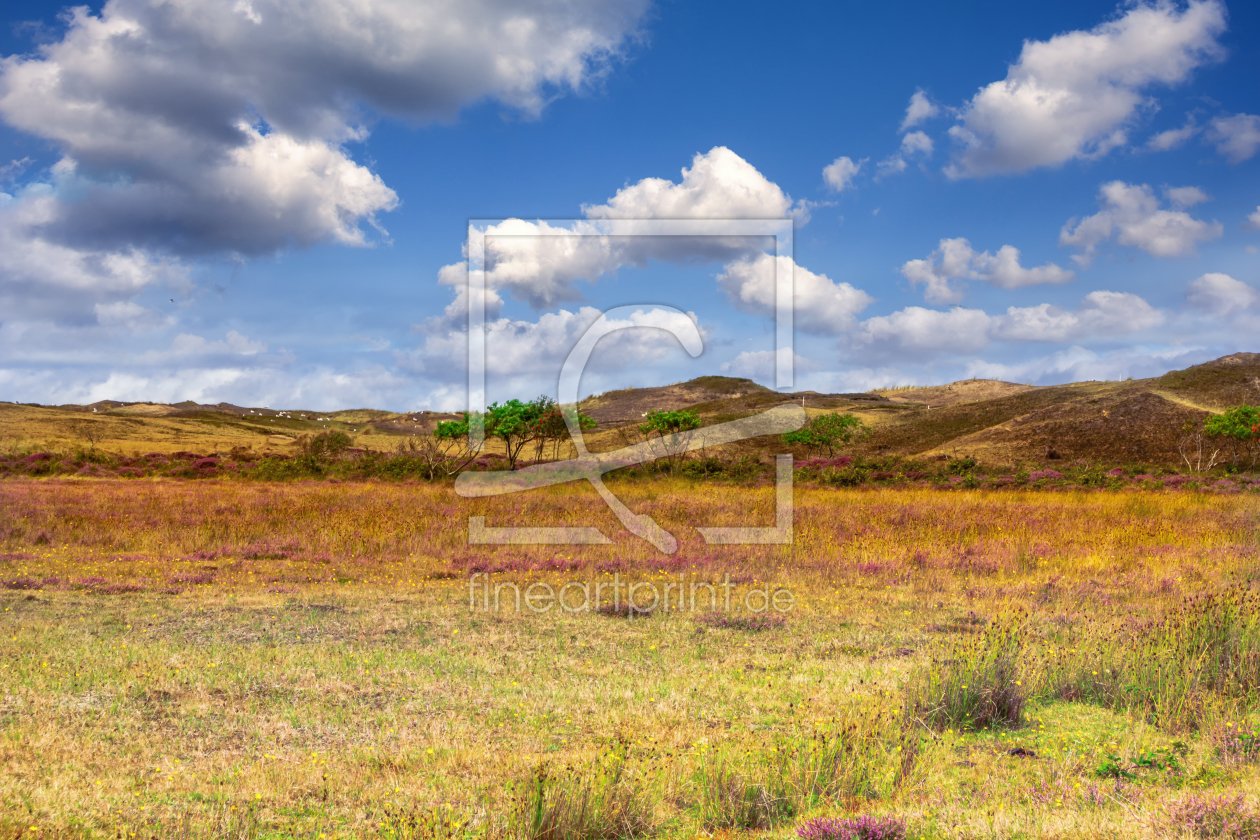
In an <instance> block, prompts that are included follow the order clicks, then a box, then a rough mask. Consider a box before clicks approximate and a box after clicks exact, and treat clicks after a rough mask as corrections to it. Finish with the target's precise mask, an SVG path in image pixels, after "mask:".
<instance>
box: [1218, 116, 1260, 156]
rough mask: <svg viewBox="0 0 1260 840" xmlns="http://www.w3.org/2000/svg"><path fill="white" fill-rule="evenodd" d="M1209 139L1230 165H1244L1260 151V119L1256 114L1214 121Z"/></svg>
mask: <svg viewBox="0 0 1260 840" xmlns="http://www.w3.org/2000/svg"><path fill="white" fill-rule="evenodd" d="M1207 139H1208V140H1209V141H1211V142H1212V143H1214V144H1216V151H1217V153H1219V154H1220V155H1221V157H1223V158H1225V159H1226V160H1227V161H1229V162H1230V163H1242V162H1243V161H1244V160H1247V159H1248V158H1250V157H1251V156H1252V155H1254V154H1255V153H1256V150H1257V149H1260V117H1258V116H1256V115H1255V114H1234V116H1232V117H1217V118H1216V119H1214V120H1212V125H1211V127H1210V128H1209V129H1208V133H1207Z"/></svg>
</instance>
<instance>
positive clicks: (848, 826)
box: [796, 814, 906, 840]
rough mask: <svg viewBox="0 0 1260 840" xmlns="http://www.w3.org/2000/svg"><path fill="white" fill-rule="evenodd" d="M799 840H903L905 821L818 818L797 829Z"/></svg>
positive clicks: (865, 818) (874, 818)
mask: <svg viewBox="0 0 1260 840" xmlns="http://www.w3.org/2000/svg"><path fill="white" fill-rule="evenodd" d="M796 834H797V836H798V837H800V838H801V840H905V837H906V821H905V820H903V819H900V818H898V817H872V816H870V815H868V814H863V815H862V816H860V817H818V818H816V819H812V820H809V821H808V822H805V823H803V824H801V825H800V826H798V827H797V829H796Z"/></svg>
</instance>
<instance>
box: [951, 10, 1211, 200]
mask: <svg viewBox="0 0 1260 840" xmlns="http://www.w3.org/2000/svg"><path fill="white" fill-rule="evenodd" d="M1224 31H1225V6H1224V4H1222V3H1220V2H1218V0H1192V2H1190V4H1189V5H1188V6H1187V7H1186V8H1185V9H1178V8H1177V7H1176V6H1174V5H1173V4H1172V3H1168V2H1161V3H1157V4H1149V3H1138V4H1137V5H1135V6H1133V7H1131V8H1130V9H1129V10H1128V11H1127V12H1126V13H1125V14H1124V15H1123V16H1122V17H1120V18H1118V19H1116V20H1112V21H1108V22H1106V23H1103V24H1101V25H1099V26H1097V27H1095V28H1094V29H1092V30H1090V31H1088V32H1085V31H1074V32H1067V33H1064V34H1061V35H1056V36H1054V37H1053V38H1051V39H1050V40H1048V41H1025V42H1024V47H1023V49H1022V50H1021V52H1020V56H1019V59H1018V60H1017V61H1016V62H1015V64H1013V65H1011V67H1010V68H1009V70H1008V71H1007V75H1006V78H1005V79H1004V80H1002V81H1000V82H993V83H992V84H989V85H987V86H985V87H984V88H982V89H981V90H980V91H979V92H978V93H976V95H975V96H974V97H972V99H971V101H970V102H968V103H967V104H966V105H965V106H964V107H963V109H962V111H961V114H960V123H959V124H958V125H956V126H954V127H953V128H951V129H950V132H949V133H950V135H951V136H952V137H953V138H954V139H955V140H956V141H957V142H958V143H959V144H960V150H959V153H958V155H957V157H956V158H955V160H954V162H953V164H951V165H950V166H949V167H948V168H947V169H946V174H947V175H948V176H949V177H951V178H968V177H979V176H985V175H993V174H1000V173H1012V172H1023V171H1025V170H1028V169H1032V168H1035V167H1038V166H1056V165H1058V164H1062V163H1064V162H1066V161H1069V160H1072V159H1073V158H1090V157H1100V156H1102V155H1105V154H1107V153H1108V152H1109V151H1111V150H1112V149H1114V148H1116V147H1117V146H1121V145H1123V144H1124V143H1126V142H1127V134H1126V130H1127V128H1128V126H1129V125H1130V124H1131V123H1132V121H1133V119H1134V117H1135V116H1136V115H1137V113H1138V111H1139V109H1140V108H1141V107H1142V106H1143V103H1144V102H1145V97H1144V94H1143V91H1144V90H1145V89H1147V88H1149V87H1151V86H1153V85H1156V84H1162V85H1171V84H1176V83H1178V82H1181V81H1184V80H1185V79H1186V78H1187V77H1188V76H1189V75H1190V73H1191V71H1193V70H1194V69H1195V68H1196V67H1199V66H1200V65H1202V64H1204V63H1206V62H1208V61H1213V60H1216V59H1218V58H1220V57H1221V56H1222V55H1223V50H1222V48H1221V46H1220V44H1219V43H1218V42H1217V37H1218V36H1219V35H1220V34H1221V33H1222V32H1224Z"/></svg>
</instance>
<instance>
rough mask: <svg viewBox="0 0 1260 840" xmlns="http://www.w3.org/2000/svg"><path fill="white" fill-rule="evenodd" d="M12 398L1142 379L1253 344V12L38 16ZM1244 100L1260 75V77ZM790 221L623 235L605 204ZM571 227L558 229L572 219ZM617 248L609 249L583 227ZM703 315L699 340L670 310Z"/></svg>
mask: <svg viewBox="0 0 1260 840" xmlns="http://www.w3.org/2000/svg"><path fill="white" fill-rule="evenodd" d="M3 15H4V16H5V17H7V20H6V21H5V24H6V26H4V27H3V28H0V54H3V55H4V56H5V57H4V58H3V60H2V61H0V399H6V400H14V401H28V402H42V403H66V402H90V401H95V400H98V399H122V400H155V401H178V400H184V399H193V400H197V401H201V402H218V401H221V400H226V401H231V402H236V403H243V404H251V405H254V404H261V405H272V406H291V407H296V406H301V407H308V408H316V409H317V408H324V409H330V408H339V407H357V406H365V405H366V406H374V407H382V408H392V409H395V410H403V409H419V408H447V409H449V408H456V407H459V406H461V405H463V404H464V403H465V400H466V396H465V384H464V377H465V359H466V333H465V330H466V320H465V319H466V310H465V300H466V296H465V294H464V283H465V279H466V276H467V271H466V265H465V262H464V259H465V253H464V250H463V249H464V246H465V240H466V233H467V227H468V222H469V220H470V219H496V220H504V221H501V222H499V223H498V224H495V225H493V226H492V227H490V228H488V229H487V233H488V236H487V239H486V242H487V265H486V272H485V280H486V284H487V287H488V293H487V296H486V306H487V324H488V327H487V329H488V345H487V346H488V359H489V367H490V381H489V385H490V398H491V399H501V398H505V397H511V396H520V397H530V396H533V395H536V394H538V393H543V392H550V393H553V394H554V392H555V383H556V375H557V373H558V371H559V366H560V364H561V363H562V362H563V359H564V357H565V356H566V354H567V353H568V351H569V350H570V348H571V347H572V346H573V344H574V343H575V342H576V341H577V339H578V337H579V336H580V335H581V334H582V332H583V331H584V330H585V329H586V327H587V326H589V325H590V323H591V322H592V321H593V320H594V318H595V317H597V315H598V314H599V313H600V312H602V311H604V310H606V309H610V308H612V307H614V306H622V305H634V306H636V307H638V310H637V314H636V315H634V317H633V321H634V322H635V323H636V324H638V325H640V326H644V327H649V328H647V329H637V330H626V331H622V332H619V333H616V334H614V335H613V336H610V337H608V338H606V339H604V341H603V342H602V343H601V344H600V346H599V349H598V350H597V352H596V355H595V357H594V358H593V360H592V363H591V366H590V367H589V368H588V371H587V374H586V376H585V378H584V379H583V392H585V393H590V392H600V391H604V390H608V389H612V388H616V387H623V386H627V385H652V384H662V383H667V382H675V381H680V380H683V379H688V378H691V377H692V376H697V375H701V374H706V373H725V374H728V375H738V376H751V377H753V378H756V379H758V380H760V381H763V382H766V383H767V384H773V378H772V365H771V361H772V358H773V347H774V344H773V338H774V332H773V324H772V321H771V316H772V314H773V305H774V295H773V276H774V270H775V267H776V260H777V265H778V267H779V268H780V269H785V270H786V269H790V270H792V271H793V272H794V277H795V285H796V344H795V352H796V383H795V384H796V387H797V388H813V389H815V390H819V391H851V390H859V389H866V388H871V387H877V386H881V385H894V384H911V383H932V382H944V381H950V380H955V379H960V378H965V377H969V376H981V377H995V378H1003V379H1010V380H1016V381H1020V382H1036V383H1055V382H1063V381H1071V380H1077V379H1117V378H1124V377H1127V376H1147V375H1151V374H1155V373H1160V372H1163V371H1165V370H1168V369H1170V368H1176V367H1184V366H1186V365H1189V364H1194V363H1197V362H1200V361H1204V360H1207V359H1210V358H1215V357H1217V356H1220V355H1223V354H1226V353H1230V352H1235V351H1238V350H1251V351H1256V350H1260V271H1258V269H1260V253H1258V249H1260V87H1258V86H1257V85H1256V84H1255V80H1256V79H1257V78H1260V48H1258V47H1257V46H1256V45H1257V42H1258V38H1257V36H1258V35H1260V7H1257V6H1255V5H1254V4H1243V3H1238V2H1234V3H1232V4H1230V5H1226V4H1225V3H1221V2H1191V3H1189V4H1181V3H1158V4H1146V3H1127V4H1124V5H1121V6H1116V5H1115V4H1114V3H1107V2H1075V3H1055V4H1011V3H1008V2H978V3H969V4H965V5H959V4H939V3H920V4H914V3H904V4H887V3H884V4H861V5H851V4H834V3H819V4H817V5H816V7H814V8H812V9H811V8H810V7H808V6H797V7H793V10H792V11H791V13H790V14H774V13H772V12H771V11H768V10H767V7H766V6H765V4H761V3H756V4H754V3H747V4H738V3H736V4H732V3H708V2H688V3H682V2H678V0H666V2H659V3H655V4H654V3H651V2H648V0H610V2H604V3H593V2H574V0H513V2H505V1H504V0H109V2H105V3H99V2H97V3H92V4H90V5H85V6H79V7H73V8H71V7H63V6H61V5H59V4H58V3H48V2H33V1H32V0H11V2H8V3H6V4H5V6H4V12H3ZM1248 80H1251V81H1248ZM679 218H682V219H773V218H778V219H782V218H792V219H794V220H795V237H794V238H795V245H794V253H793V254H791V255H779V256H777V257H776V256H774V254H773V248H772V246H771V247H770V248H769V250H768V243H767V242H766V241H763V240H760V239H756V238H731V237H715V236H709V237H695V238H669V239H657V238H652V237H626V238H617V239H608V238H602V237H599V236H592V235H589V233H590V231H591V230H592V229H593V227H594V225H595V224H596V223H597V222H598V221H599V220H603V219H679ZM539 233H545V234H546V237H545V238H543V237H540V236H539V235H538V234H539ZM584 234H585V235H584ZM674 310H681V311H683V312H686V313H689V314H690V316H691V317H692V318H693V319H694V320H695V322H696V324H697V325H698V326H699V328H700V332H701V335H702V336H703V337H704V352H703V353H701V354H700V355H699V356H698V357H696V358H692V357H691V356H690V355H688V354H687V353H686V352H684V350H683V349H682V348H681V347H680V345H679V344H678V342H677V340H676V339H674V338H673V337H672V336H669V335H668V334H667V333H665V332H664V331H662V330H659V329H651V328H650V327H651V326H652V325H653V324H662V323H665V321H666V320H667V319H669V318H670V317H678V316H671V315H670V313H671V312H673V311H674Z"/></svg>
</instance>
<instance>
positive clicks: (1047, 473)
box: [1028, 470, 1063, 481]
mask: <svg viewBox="0 0 1260 840" xmlns="http://www.w3.org/2000/svg"><path fill="white" fill-rule="evenodd" d="M1061 478H1063V473H1061V472H1059V471H1058V470H1036V471H1035V472H1031V473H1029V474H1028V480H1029V481H1058V480H1059V479H1061Z"/></svg>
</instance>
